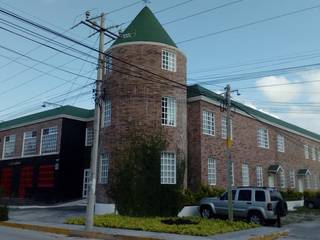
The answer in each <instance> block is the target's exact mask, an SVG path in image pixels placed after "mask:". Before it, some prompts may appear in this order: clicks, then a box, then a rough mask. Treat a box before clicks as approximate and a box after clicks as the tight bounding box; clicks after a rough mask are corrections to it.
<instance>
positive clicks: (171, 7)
mask: <svg viewBox="0 0 320 240" xmlns="http://www.w3.org/2000/svg"><path fill="white" fill-rule="evenodd" d="M192 1H194V0H188V1H184V2H181V3H177V4H175V5H172V6H170V7H166V8H163V9H160V10H158V11H155V12H154V13H155V14H158V13H162V12H165V11H168V10H170V9H173V8H176V7H180V6H182V5H185V4H187V3H190V2H192Z"/></svg>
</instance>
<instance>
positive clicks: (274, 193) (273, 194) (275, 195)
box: [270, 190, 282, 202]
mask: <svg viewBox="0 0 320 240" xmlns="http://www.w3.org/2000/svg"><path fill="white" fill-rule="evenodd" d="M270 199H271V201H272V202H274V201H279V200H281V199H282V197H281V194H280V193H279V192H277V191H274V190H270Z"/></svg>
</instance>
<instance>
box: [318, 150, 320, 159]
mask: <svg viewBox="0 0 320 240" xmlns="http://www.w3.org/2000/svg"><path fill="white" fill-rule="evenodd" d="M317 155H318V161H320V149H318V150H317Z"/></svg>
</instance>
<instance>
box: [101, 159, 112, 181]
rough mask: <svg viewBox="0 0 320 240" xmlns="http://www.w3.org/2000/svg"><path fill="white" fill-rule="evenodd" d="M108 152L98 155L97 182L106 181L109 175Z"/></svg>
mask: <svg viewBox="0 0 320 240" xmlns="http://www.w3.org/2000/svg"><path fill="white" fill-rule="evenodd" d="M109 158H110V156H109V154H107V153H103V154H101V155H100V169H99V173H100V174H99V183H101V184H106V183H108V175H109Z"/></svg>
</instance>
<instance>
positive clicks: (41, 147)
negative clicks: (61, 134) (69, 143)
mask: <svg viewBox="0 0 320 240" xmlns="http://www.w3.org/2000/svg"><path fill="white" fill-rule="evenodd" d="M45 129H49V134H48V135H54V134H56V142H55V151H51V152H45V153H44V152H43V138H44V134H43V132H44V130H45ZM52 129H56V132H55V133H54V134H52V133H51V134H50V130H52ZM57 147H58V126H52V127H47V128H43V129H41V139H40V154H41V155H47V154H53V153H57Z"/></svg>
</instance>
